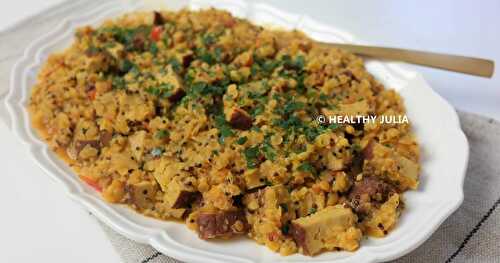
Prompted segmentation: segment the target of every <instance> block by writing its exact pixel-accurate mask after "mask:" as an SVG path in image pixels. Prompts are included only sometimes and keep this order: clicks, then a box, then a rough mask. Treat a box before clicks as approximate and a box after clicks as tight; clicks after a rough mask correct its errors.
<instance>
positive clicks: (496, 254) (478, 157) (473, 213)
mask: <svg viewBox="0 0 500 263" xmlns="http://www.w3.org/2000/svg"><path fill="white" fill-rule="evenodd" d="M459 116H460V121H461V125H462V129H463V130H464V132H465V134H466V135H467V138H468V139H469V143H470V160H469V167H468V169H467V176H466V178H465V185H464V191H465V193H464V194H465V199H464V203H463V204H462V206H461V207H460V208H459V209H458V210H457V211H456V212H455V213H453V214H452V215H451V216H450V217H449V218H448V219H447V220H446V221H445V222H444V223H443V224H442V225H441V227H440V228H439V229H438V230H437V231H436V232H435V233H434V234H433V235H432V236H431V238H429V240H427V241H426V242H425V243H424V244H422V245H421V246H420V247H419V248H417V249H416V250H414V251H413V252H411V253H410V254H408V255H406V256H404V257H402V258H400V259H398V260H395V261H393V262H398V263H399V262H401V263H403V262H419V263H420V262H500V245H499V244H500V227H499V223H500V208H498V206H499V203H500V190H499V189H500V187H499V186H500V166H499V165H498V161H500V151H499V152H497V146H498V145H500V122H498V121H495V120H493V119H488V118H485V117H482V116H479V115H476V114H472V113H465V112H459ZM101 225H102V227H103V229H104V231H105V232H106V234H107V236H108V237H109V239H110V240H111V243H112V244H113V246H114V247H115V248H116V251H117V252H118V254H120V256H121V257H122V259H123V261H124V262H126V263H172V262H179V261H177V260H175V259H173V258H171V257H168V256H166V255H163V254H161V253H160V252H158V251H156V250H155V249H154V248H152V247H151V246H148V245H144V244H139V243H136V242H134V241H132V240H130V239H127V238H126V237H124V236H122V235H120V234H118V233H116V232H114V231H113V230H111V229H110V228H109V227H107V226H105V225H104V224H101ZM186 231H188V230H186ZM255 245H256V246H257V244H255Z"/></svg>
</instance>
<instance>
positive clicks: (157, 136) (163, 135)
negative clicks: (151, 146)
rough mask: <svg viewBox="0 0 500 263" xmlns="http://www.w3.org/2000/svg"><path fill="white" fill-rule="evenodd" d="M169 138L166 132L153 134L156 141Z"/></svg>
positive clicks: (161, 131) (159, 131)
mask: <svg viewBox="0 0 500 263" xmlns="http://www.w3.org/2000/svg"><path fill="white" fill-rule="evenodd" d="M168 136H169V132H168V131H167V130H158V131H157V132H156V134H155V137H156V138H158V139H164V138H166V137H168Z"/></svg>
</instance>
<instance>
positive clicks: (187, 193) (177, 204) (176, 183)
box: [165, 177, 201, 209]
mask: <svg viewBox="0 0 500 263" xmlns="http://www.w3.org/2000/svg"><path fill="white" fill-rule="evenodd" d="M200 198H201V194H200V193H199V192H197V191H196V190H195V189H194V187H193V186H189V185H186V184H184V183H183V182H181V180H180V179H179V178H178V177H177V178H174V180H172V181H171V182H170V183H169V184H168V185H167V187H166V190H165V203H166V204H167V205H168V206H169V207H171V208H174V209H177V208H188V207H189V206H190V205H191V204H192V203H193V202H196V201H197V200H200Z"/></svg>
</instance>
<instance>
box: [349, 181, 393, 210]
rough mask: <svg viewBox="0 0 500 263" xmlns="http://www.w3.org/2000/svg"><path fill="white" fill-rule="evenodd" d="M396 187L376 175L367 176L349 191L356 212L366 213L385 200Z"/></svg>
mask: <svg viewBox="0 0 500 263" xmlns="http://www.w3.org/2000/svg"><path fill="white" fill-rule="evenodd" d="M395 192H396V189H395V188H394V187H393V186H392V185H390V184H388V183H386V182H384V181H383V180H382V179H380V178H377V177H374V176H365V177H363V179H361V180H360V181H357V182H355V183H354V186H353V187H352V189H351V192H350V193H349V201H350V204H351V207H352V208H353V209H354V211H356V213H358V215H359V214H361V215H366V214H368V213H369V212H370V210H371V209H372V208H373V207H376V206H378V205H379V204H381V203H383V202H385V201H386V200H387V199H388V198H389V196H390V195H391V194H393V193H395Z"/></svg>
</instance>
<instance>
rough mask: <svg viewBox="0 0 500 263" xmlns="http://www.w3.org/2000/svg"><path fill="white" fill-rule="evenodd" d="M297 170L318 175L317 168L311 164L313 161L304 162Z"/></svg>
mask: <svg viewBox="0 0 500 263" xmlns="http://www.w3.org/2000/svg"><path fill="white" fill-rule="evenodd" d="M297 170H299V171H301V172H306V173H310V174H312V175H314V176H316V175H317V172H316V168H314V166H313V165H312V164H311V163H308V162H305V163H302V164H301V165H300V166H299V167H298V168H297Z"/></svg>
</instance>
